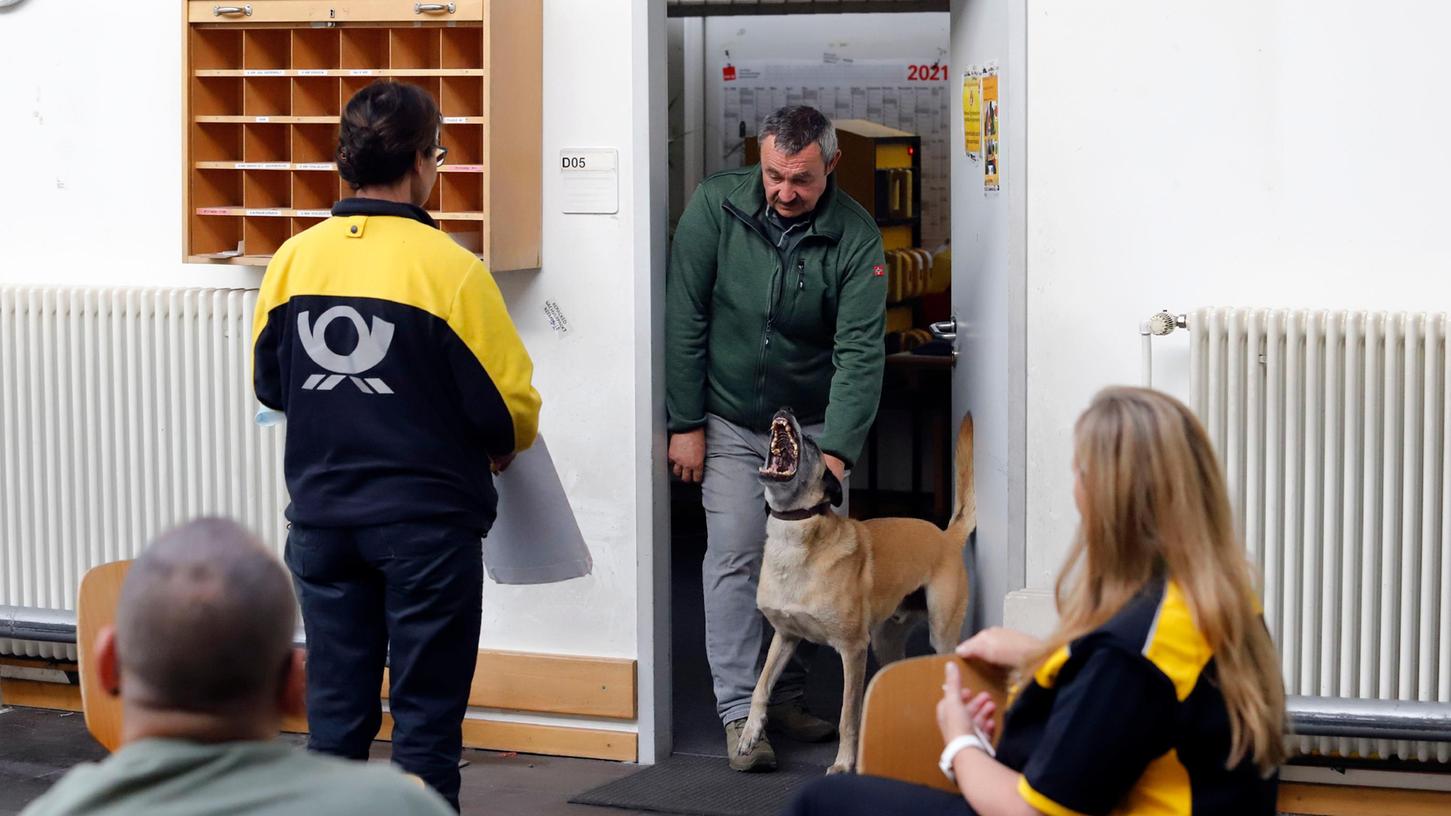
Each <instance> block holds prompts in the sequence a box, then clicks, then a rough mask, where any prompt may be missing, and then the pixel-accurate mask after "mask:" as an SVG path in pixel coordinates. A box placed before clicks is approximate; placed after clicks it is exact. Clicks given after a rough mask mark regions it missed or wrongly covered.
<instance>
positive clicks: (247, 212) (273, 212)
mask: <svg viewBox="0 0 1451 816" xmlns="http://www.w3.org/2000/svg"><path fill="white" fill-rule="evenodd" d="M242 214H243V215H281V214H282V210H278V209H261V210H252V209H248V210H243V211H242Z"/></svg>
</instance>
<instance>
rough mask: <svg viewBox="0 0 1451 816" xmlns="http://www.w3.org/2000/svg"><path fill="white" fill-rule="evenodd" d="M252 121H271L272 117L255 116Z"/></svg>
mask: <svg viewBox="0 0 1451 816" xmlns="http://www.w3.org/2000/svg"><path fill="white" fill-rule="evenodd" d="M252 121H254V122H262V123H264V124H265V123H267V122H271V121H272V117H271V116H256V117H253V119H252Z"/></svg>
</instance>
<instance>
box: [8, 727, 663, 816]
mask: <svg viewBox="0 0 1451 816" xmlns="http://www.w3.org/2000/svg"><path fill="white" fill-rule="evenodd" d="M279 739H283V740H287V741H289V742H294V743H300V742H301V738H299V737H295V736H292V735H284V736H282V737H280V738H279ZM105 756H106V751H105V749H104V748H102V747H101V746H100V745H98V744H96V742H95V740H93V739H91V735H90V734H89V733H88V732H87V731H86V724H85V721H84V720H83V719H82V717H81V716H80V715H79V714H68V713H65V712H60V711H47V710H43V709H36V708H0V816H14V814H18V813H19V812H20V811H21V810H22V809H24V807H25V806H26V805H27V804H29V803H30V802H31V800H33V799H35V798H36V797H38V796H40V795H41V794H42V793H45V791H46V790H48V789H49V788H50V786H51V785H53V784H55V781H56V780H57V779H60V777H61V776H62V775H64V774H65V772H66V771H67V770H69V769H70V768H71V767H72V766H73V765H76V764H78V763H81V762H96V761H99V760H101V759H103V758H104V757H105ZM373 757H374V759H377V760H384V761H386V760H387V758H388V743H386V742H378V743H374V746H373ZM464 759H466V760H468V762H469V765H468V767H466V768H464V769H463V772H462V773H463V795H462V797H461V798H462V801H463V809H464V813H465V814H490V816H492V815H493V814H499V815H500V816H513V814H521V815H522V814H530V816H614V815H615V814H632V813H639V811H630V810H616V809H613V808H596V807H589V806H586V805H571V804H569V803H568V802H569V799H570V797H572V796H575V795H576V794H578V793H581V792H583V791H586V790H589V789H590V788H593V787H597V786H599V785H603V784H605V783H607V782H611V781H614V780H616V779H619V778H620V777H622V776H627V775H629V774H631V773H633V772H635V771H636V770H638V768H637V766H635V765H632V764H624V763H619V762H598V761H593V760H585V759H564V758H560V757H543V756H533V755H529V754H502V753H497V752H493V751H473V750H466V751H464Z"/></svg>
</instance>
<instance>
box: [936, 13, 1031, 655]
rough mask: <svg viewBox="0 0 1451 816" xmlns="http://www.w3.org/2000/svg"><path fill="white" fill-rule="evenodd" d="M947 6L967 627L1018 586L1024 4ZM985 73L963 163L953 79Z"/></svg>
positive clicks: (989, 617)
mask: <svg viewBox="0 0 1451 816" xmlns="http://www.w3.org/2000/svg"><path fill="white" fill-rule="evenodd" d="M951 13H952V17H951V40H952V44H951V51H952V53H951V58H950V59H951V65H952V70H953V78H952V81H953V83H954V86H955V90H956V91H957V92H956V93H954V94H953V114H952V117H951V119H952V128H953V144H952V175H951V178H952V182H951V184H952V249H953V259H952V260H953V263H952V308H953V318H954V323H949V324H947V325H944V326H941V327H939V328H940V329H943V330H946V331H948V332H951V333H952V334H953V335H954V336H955V337H956V342H957V351H958V355H957V360H958V362H957V365H956V367H955V368H954V369H953V377H952V380H953V384H952V390H953V413H954V415H955V417H956V418H957V419H958V420H961V418H962V415H963V414H964V413H965V412H967V411H972V414H973V420H974V422H975V425H976V431H977V445H976V452H977V453H976V455H977V460H976V488H977V515H978V529H977V533H976V536H975V538H976V540H975V541H974V542H971V543H970V545H969V547H968V558H969V559H970V560H969V570H970V573H971V576H972V582H973V586H974V588H975V589H976V592H975V594H974V602H973V604H972V608H971V609H970V611H969V615H968V617H969V624H968V626H969V627H970V626H972V624H974V623H975V624H976V625H977V627H978V628H981V627H983V626H991V625H996V624H1000V623H1002V622H1003V609H1004V601H1005V599H1007V598H1008V596H1009V594H1010V593H1012V592H1014V591H1015V590H1018V589H1020V588H1021V587H1022V586H1024V564H1025V559H1024V554H1025V541H1024V536H1025V525H1024V519H1025V518H1026V515H1025V513H1026V497H1025V495H1024V484H1025V474H1026V453H1025V451H1026V444H1025V442H1026V438H1027V423H1026V415H1025V406H1026V403H1027V367H1026V357H1027V335H1026V314H1027V269H1026V252H1025V247H1026V241H1027V217H1028V210H1027V178H1028V172H1029V168H1028V167H1027V164H1026V156H1027V123H1028V117H1027V114H1028V110H1027V104H1026V101H1027V93H1026V90H1027V76H1026V74H1027V64H1028V60H1027V54H1026V45H1027V3H1026V0H953V2H952V8H951ZM988 70H994V71H995V73H993V74H991V76H992V78H993V81H994V82H995V84H996V86H997V87H996V105H995V106H994V108H993V109H992V112H991V115H992V116H993V117H994V118H995V119H996V121H995V122H984V121H983V116H984V114H986V113H987V112H988V110H989V106H988V105H986V104H979V105H978V106H977V107H978V109H979V113H978V117H977V118H978V122H977V127H978V129H979V130H980V131H982V136H983V138H982V141H981V143H980V144H979V145H978V150H977V151H976V157H975V158H972V157H969V156H968V153H967V143H966V141H965V136H966V132H965V126H964V120H963V100H962V93H961V90H962V83H963V82H964V74H974V73H982V72H984V71H988ZM968 81H972V80H971V79H970V78H969V80H968ZM983 85H984V90H986V87H985V86H986V83H985V82H984V83H983ZM985 125H986V126H987V127H988V128H995V130H996V132H995V133H989V132H987V130H986V129H985V127H984V126H985ZM994 141H995V144H994ZM991 171H996V176H997V178H996V182H997V183H996V186H997V188H998V189H996V190H994V189H992V187H993V186H994V184H993V183H992V182H993V179H992V173H991ZM954 324H955V325H954ZM974 556H975V558H974Z"/></svg>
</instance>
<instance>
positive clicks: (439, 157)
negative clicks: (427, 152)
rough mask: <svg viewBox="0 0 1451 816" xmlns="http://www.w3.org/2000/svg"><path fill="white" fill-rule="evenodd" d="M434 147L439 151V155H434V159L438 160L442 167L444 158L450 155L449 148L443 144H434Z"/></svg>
mask: <svg viewBox="0 0 1451 816" xmlns="http://www.w3.org/2000/svg"><path fill="white" fill-rule="evenodd" d="M433 149H434V150H437V151H438V155H437V156H434V159H435V160H436V161H437V162H438V166H439V167H442V166H443V159H444V157H445V156H447V155H448V148H446V147H444V146H443V145H434V146H433Z"/></svg>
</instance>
